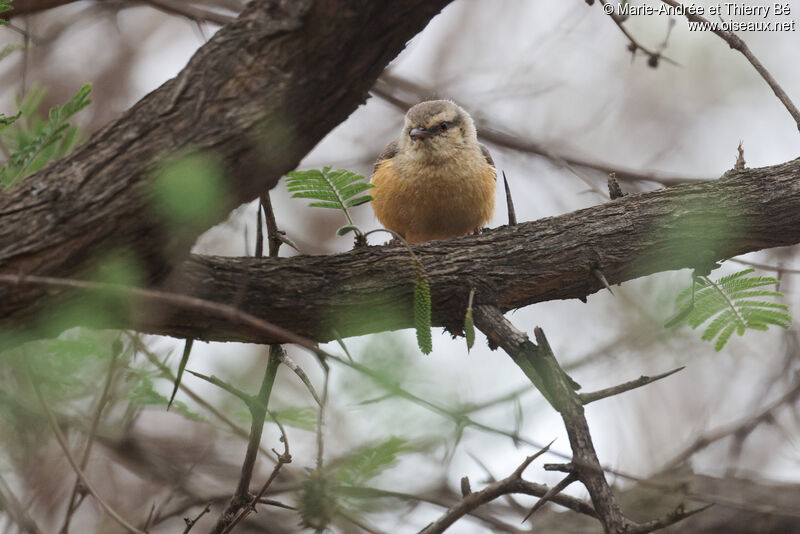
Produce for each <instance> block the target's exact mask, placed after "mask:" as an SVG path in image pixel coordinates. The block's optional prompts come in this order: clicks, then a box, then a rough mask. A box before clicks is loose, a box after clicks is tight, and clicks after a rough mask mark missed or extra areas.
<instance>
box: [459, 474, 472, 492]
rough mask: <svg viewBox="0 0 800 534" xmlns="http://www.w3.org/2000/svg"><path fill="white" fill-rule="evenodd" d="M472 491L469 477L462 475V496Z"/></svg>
mask: <svg viewBox="0 0 800 534" xmlns="http://www.w3.org/2000/svg"><path fill="white" fill-rule="evenodd" d="M470 493H472V488H471V487H470V485H469V477H461V496H462V497H466V496H467V495H469V494H470Z"/></svg>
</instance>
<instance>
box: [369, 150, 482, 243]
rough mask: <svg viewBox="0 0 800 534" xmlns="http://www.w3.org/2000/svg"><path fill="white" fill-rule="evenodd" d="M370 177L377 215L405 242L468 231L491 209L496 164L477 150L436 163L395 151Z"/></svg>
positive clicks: (478, 225) (446, 236) (480, 224)
mask: <svg viewBox="0 0 800 534" xmlns="http://www.w3.org/2000/svg"><path fill="white" fill-rule="evenodd" d="M371 181H372V183H373V184H374V185H375V187H374V188H373V189H372V190H371V191H370V194H371V195H372V198H373V200H372V208H373V210H374V211H375V215H376V216H377V217H378V220H379V221H380V222H381V224H383V225H384V226H385V227H386V228H388V229H390V230H394V231H395V232H397V233H399V234H401V235H402V236H403V237H404V238H405V239H406V241H408V242H409V243H418V242H420V241H428V240H431V239H445V238H448V237H455V236H460V235H465V234H469V233H472V232H473V231H475V230H476V229H478V228H481V227H482V226H484V225H485V224H486V223H487V222H489V220H490V219H491V218H492V215H493V214H494V192H495V184H496V179H495V170H494V167H492V166H491V165H489V164H488V162H486V160H485V158H484V157H483V156H482V155H481V154H480V153H479V152H477V151H476V153H475V154H471V153H470V154H467V155H464V157H460V158H458V159H453V160H451V161H447V162H445V163H439V164H420V163H419V162H417V161H413V160H404V159H403V158H402V157H398V156H396V157H394V158H392V159H387V160H384V161H382V162H380V163H379V164H378V166H377V168H376V170H375V172H374V174H373V175H372V180H371Z"/></svg>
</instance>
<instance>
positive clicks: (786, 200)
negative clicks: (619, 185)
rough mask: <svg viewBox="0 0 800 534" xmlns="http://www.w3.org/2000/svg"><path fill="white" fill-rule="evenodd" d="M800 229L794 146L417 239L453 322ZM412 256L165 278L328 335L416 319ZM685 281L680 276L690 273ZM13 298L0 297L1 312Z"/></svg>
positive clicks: (224, 263)
mask: <svg viewBox="0 0 800 534" xmlns="http://www.w3.org/2000/svg"><path fill="white" fill-rule="evenodd" d="M798 242H800V160H794V161H791V162H788V163H784V164H781V165H776V166H773V167H764V168H760V169H745V170H742V171H731V172H729V173H727V174H726V175H725V176H723V177H722V178H721V179H720V180H717V181H712V182H704V183H700V184H692V185H681V186H676V187H672V188H667V189H661V190H658V191H653V192H649V193H641V194H635V195H627V196H625V197H623V198H621V199H617V200H614V201H609V202H607V203H605V204H601V205H598V206H594V207H591V208H587V209H583V210H579V211H576V212H573V213H569V214H565V215H562V216H559V217H553V218H546V219H541V220H538V221H533V222H527V223H522V224H519V225H518V226H514V227H501V228H497V229H494V230H491V231H488V232H486V233H484V234H481V235H478V236H468V237H462V238H456V239H450V240H443V241H432V242H428V243H423V244H420V245H415V246H414V251H415V252H416V254H417V255H418V256H419V257H420V259H421V260H422V263H423V264H424V266H425V269H426V271H427V274H428V278H429V280H430V285H431V292H432V299H433V322H434V324H435V325H444V326H449V327H450V328H452V329H453V330H458V329H460V327H461V325H462V324H463V320H464V312H465V310H466V302H467V297H468V295H469V291H470V288H472V287H475V288H477V293H476V305H477V304H490V305H496V306H498V307H499V308H500V309H501V310H502V311H507V310H510V309H514V308H520V307H523V306H527V305H530V304H533V303H536V302H542V301H547V300H553V299H571V298H582V297H586V296H587V295H590V294H592V293H594V292H596V291H598V290H600V289H601V288H602V287H603V286H602V285H601V283H600V282H599V281H598V280H597V279H596V278H595V277H594V276H592V274H591V271H592V269H594V268H599V269H600V270H601V271H602V272H603V273H604V274H605V277H606V278H607V279H608V281H609V282H610V283H611V284H617V283H621V282H624V281H627V280H631V279H634V278H638V277H641V276H646V275H649V274H652V273H655V272H660V271H666V270H672V269H681V268H687V267H688V268H694V267H696V268H700V269H703V268H706V267H708V266H709V265H711V264H712V263H713V262H714V261H716V260H721V259H724V258H729V257H731V256H735V255H738V254H743V253H746V252H750V251H753V250H760V249H764V248H770V247H777V246H785V245H792V244H795V243H798ZM414 277H415V274H414V266H413V264H412V262H411V260H410V258H409V256H408V252H407V251H406V250H405V249H404V248H403V247H393V246H391V247H390V246H385V247H366V248H362V249H357V250H353V251H351V252H347V253H343V254H336V255H331V256H298V257H293V258H263V259H257V258H222V257H211V256H194V257H192V258H191V259H190V260H188V261H186V262H185V263H184V264H183V265H182V266H181V268H180V269H179V271H178V273H176V281H175V282H174V283H173V284H171V285H170V286H168V287H167V288H166V289H168V290H170V291H175V292H179V293H182V294H186V295H191V296H194V297H199V298H204V299H209V300H213V301H217V302H222V303H227V304H232V305H235V306H237V307H238V308H240V309H242V310H243V311H246V312H248V313H250V314H252V315H255V316H257V317H260V318H262V319H264V320H267V321H269V322H272V323H275V324H278V325H280V326H283V327H285V328H286V329H288V330H291V331H293V332H295V333H297V334H299V335H302V336H305V337H309V338H312V339H316V340H318V341H328V340H331V339H332V338H333V330H334V329H335V330H336V331H338V333H339V334H340V335H342V336H344V337H347V336H353V335H361V334H367V333H372V332H379V331H383V330H389V329H399V328H407V327H410V326H412V317H413V314H412V310H411V308H412V292H413V281H414ZM687 282H688V276H687ZM11 311H12V308H11V307H9V305H8V304H7V303H6V302H4V301H0V312H2V314H3V315H5V316H6V317H8V316H9V314H10V312H11ZM131 314H132V315H131V316H130V317H128V316H125V317H124V318H122V319H113V316H110V315H109V316H108V317H106V319H107V324H105V326H124V327H130V328H136V329H139V330H141V331H144V332H149V333H156V334H166V335H172V336H178V337H193V338H197V339H204V340H217V341H234V340H235V341H249V342H257V343H270V342H274V341H276V340H275V339H272V338H269V337H267V336H266V335H265V334H264V333H263V332H262V333H259V332H258V331H255V330H254V329H252V328H247V327H245V326H242V325H241V324H236V323H231V321H230V319H229V317H227V316H224V315H215V314H213V313H197V312H187V311H186V310H181V309H179V308H173V309H169V308H168V307H162V308H161V309H160V310H159V313H154V310H153V308H152V307H142V308H138V309H136V310H133V311H132V312H131Z"/></svg>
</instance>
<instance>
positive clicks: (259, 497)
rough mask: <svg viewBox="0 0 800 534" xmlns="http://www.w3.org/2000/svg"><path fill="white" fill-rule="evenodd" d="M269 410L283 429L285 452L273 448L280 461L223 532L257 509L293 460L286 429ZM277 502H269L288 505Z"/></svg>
mask: <svg viewBox="0 0 800 534" xmlns="http://www.w3.org/2000/svg"><path fill="white" fill-rule="evenodd" d="M267 412H268V413H269V415H270V417H272V419H273V421H275V423H276V424H277V425H278V428H279V429H280V431H281V438H280V439H281V442H283V454H279V453H278V452H277V451H275V449H273V450H272V452H274V453H275V455H276V456H277V457H278V462H277V463H276V464H275V467H273V468H272V472H271V473H270V475H269V478H267V481H266V482H264V485H263V486H261V489H260V490H259V491H258V493H257V494H256V495H255V496H254V497H253V498H252V499H251V500H250V503H249V504H248V506H245V507H244V508H242V511H241V513H240V514H239V515H238V516H237V517H236V518H235V519H234V520H233V521H231V523H230V525H228V527H227V528H226V529H225V530H224V531H223V532H222V534H228V533H229V532H231V531H232V530H233V528H234V527H235V526H236V525H238V524H239V523H240V522H242V521H244V520H245V519H246V518H247V516H248V515H250V513H251V512H254V511H255V509H256V504H257V503H260V502H262V501H263V497H264V494H265V493H266V492H267V490H268V489H269V487H270V485H272V482H273V481H274V480H275V479H276V478H277V476H278V472H279V471H280V470H281V467H283V466H284V464H288V463H291V462H292V455H291V453H290V452H289V438H288V436H287V435H286V429H285V428H283V425H282V424H281V422H280V421H279V420H278V418H277V417H275V416H274V415H273V414H272V413H271V412H269V410H267ZM276 502H277V501H275V502H270V503H269V504H273V505H275V506H281V507H286V506H285V505H282V504H281V503H277V504H275V503H276Z"/></svg>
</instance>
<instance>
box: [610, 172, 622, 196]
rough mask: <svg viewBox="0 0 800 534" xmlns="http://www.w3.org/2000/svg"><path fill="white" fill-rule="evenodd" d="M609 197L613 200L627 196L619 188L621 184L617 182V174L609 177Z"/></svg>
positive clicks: (613, 173)
mask: <svg viewBox="0 0 800 534" xmlns="http://www.w3.org/2000/svg"><path fill="white" fill-rule="evenodd" d="M608 196H609V198H610V199H611V200H615V199H617V198H622V197H624V196H625V193H623V192H622V188H621V187H620V186H619V182H618V181H617V173H615V172H612V173H611V174H609V175H608Z"/></svg>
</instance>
